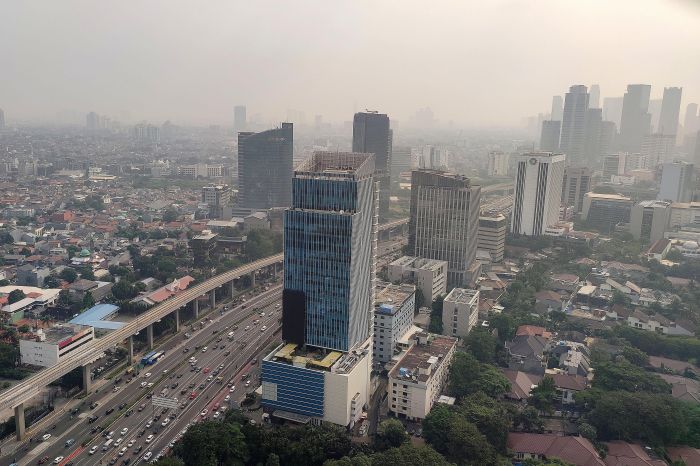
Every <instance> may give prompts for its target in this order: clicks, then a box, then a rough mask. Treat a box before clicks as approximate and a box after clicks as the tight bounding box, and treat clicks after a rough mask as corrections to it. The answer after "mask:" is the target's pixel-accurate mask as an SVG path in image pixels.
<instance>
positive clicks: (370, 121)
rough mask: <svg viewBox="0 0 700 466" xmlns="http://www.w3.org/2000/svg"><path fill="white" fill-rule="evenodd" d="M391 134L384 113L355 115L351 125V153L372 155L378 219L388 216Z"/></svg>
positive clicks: (387, 118)
mask: <svg viewBox="0 0 700 466" xmlns="http://www.w3.org/2000/svg"><path fill="white" fill-rule="evenodd" d="M391 139H392V133H391V129H390V122H389V117H388V116H387V115H386V114H384V113H378V112H361V113H356V114H355V117H354V118H353V123H352V151H353V152H358V153H366V154H374V165H375V170H376V171H377V172H376V174H375V180H376V181H379V218H380V219H382V220H384V219H386V218H387V216H388V214H389V193H390V184H391V148H392V140H391Z"/></svg>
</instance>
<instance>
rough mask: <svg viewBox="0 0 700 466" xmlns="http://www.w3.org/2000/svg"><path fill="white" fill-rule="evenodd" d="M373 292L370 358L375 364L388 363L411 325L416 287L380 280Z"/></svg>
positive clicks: (414, 307)
mask: <svg viewBox="0 0 700 466" xmlns="http://www.w3.org/2000/svg"><path fill="white" fill-rule="evenodd" d="M376 293H377V298H376V301H375V310H374V335H373V336H372V338H373V345H372V359H373V360H374V362H375V363H387V362H389V361H391V358H392V357H393V356H394V352H395V350H396V349H397V346H398V342H399V340H400V339H401V338H403V337H404V336H405V335H406V332H408V331H409V330H411V327H412V326H413V315H414V314H415V311H416V287H415V286H413V285H409V284H403V285H393V284H391V283H386V282H379V283H377V287H376Z"/></svg>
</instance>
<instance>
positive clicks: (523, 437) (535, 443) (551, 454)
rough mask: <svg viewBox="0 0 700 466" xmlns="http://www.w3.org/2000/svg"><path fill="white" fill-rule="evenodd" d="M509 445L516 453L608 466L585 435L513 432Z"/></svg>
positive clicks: (579, 463)
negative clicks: (560, 435)
mask: <svg viewBox="0 0 700 466" xmlns="http://www.w3.org/2000/svg"><path fill="white" fill-rule="evenodd" d="M507 446H508V449H509V450H512V451H514V452H516V453H530V454H534V455H541V456H544V457H545V458H548V459H552V458H559V459H560V460H563V461H566V462H567V463H571V464H573V465H575V466H606V465H605V463H604V462H603V460H602V459H601V458H600V456H598V452H597V451H596V449H595V447H594V446H593V445H592V444H591V442H589V441H588V440H587V439H585V438H584V437H571V436H567V437H559V436H557V435H553V434H528V433H524V432H511V433H509V434H508V441H507Z"/></svg>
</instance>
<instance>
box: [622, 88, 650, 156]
mask: <svg viewBox="0 0 700 466" xmlns="http://www.w3.org/2000/svg"><path fill="white" fill-rule="evenodd" d="M650 94H651V86H649V85H648V84H630V85H628V86H627V92H625V96H624V97H623V100H622V117H621V119H620V137H619V140H618V146H619V148H620V149H622V150H624V151H626V152H639V151H640V150H641V148H642V141H643V140H644V136H646V135H647V134H649V133H650V132H651V114H650V113H649V95H650Z"/></svg>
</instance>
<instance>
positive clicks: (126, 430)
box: [121, 427, 129, 435]
mask: <svg viewBox="0 0 700 466" xmlns="http://www.w3.org/2000/svg"><path fill="white" fill-rule="evenodd" d="M127 432H129V429H128V428H126V427H124V428H123V429H122V431H121V434H122V435H126V433H127Z"/></svg>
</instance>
